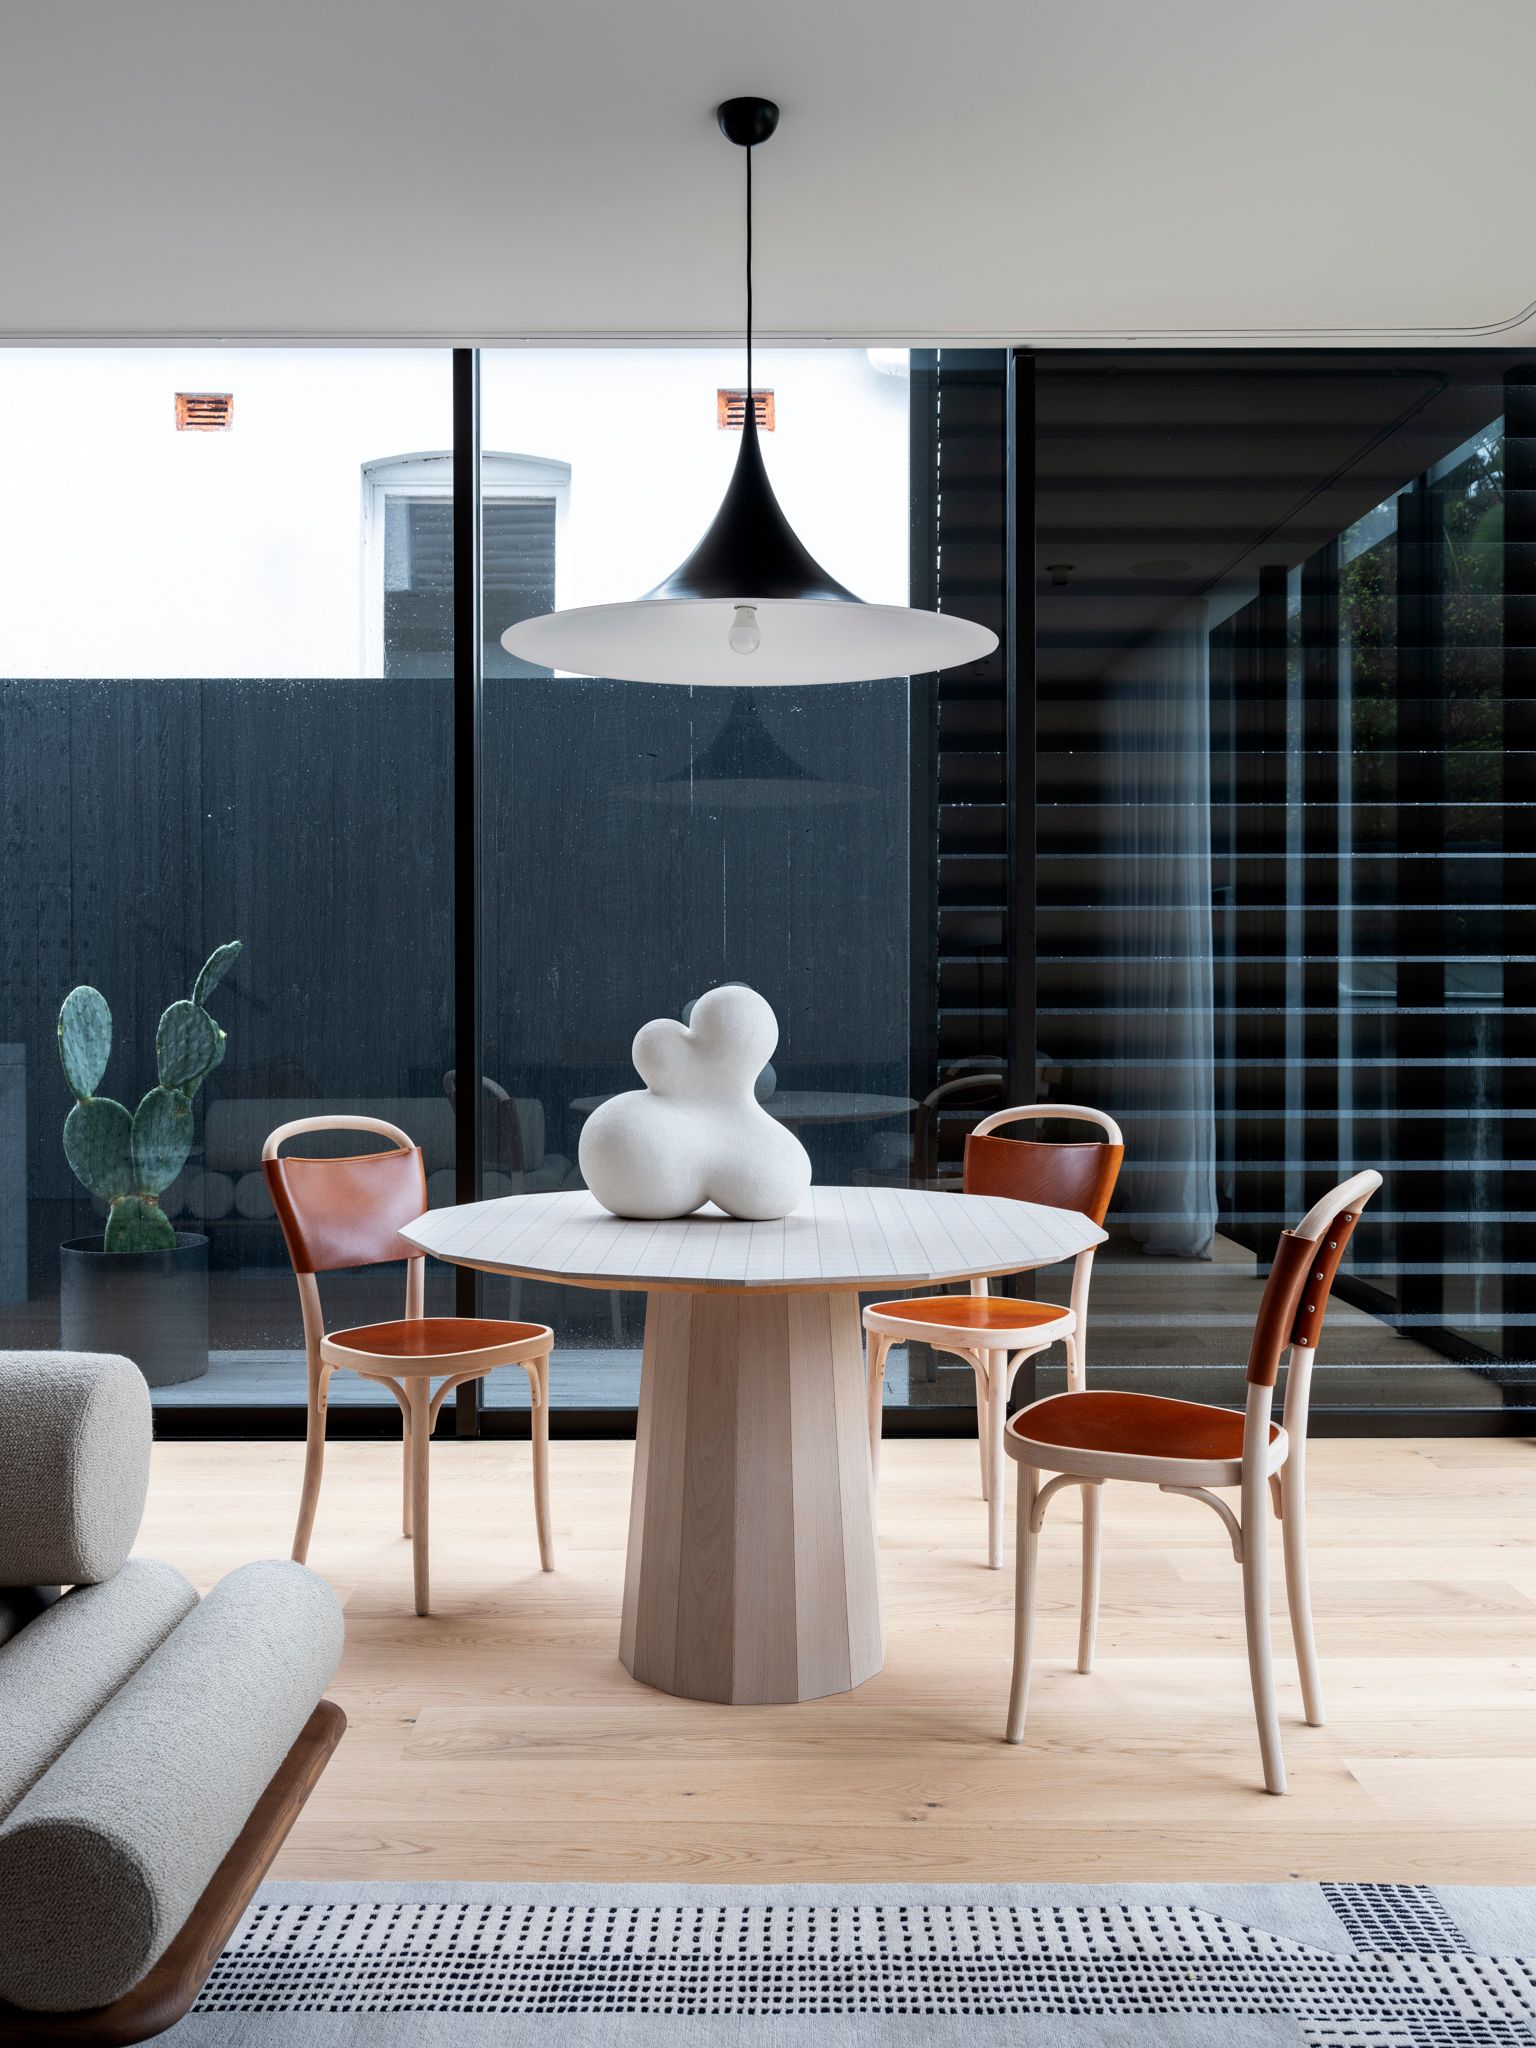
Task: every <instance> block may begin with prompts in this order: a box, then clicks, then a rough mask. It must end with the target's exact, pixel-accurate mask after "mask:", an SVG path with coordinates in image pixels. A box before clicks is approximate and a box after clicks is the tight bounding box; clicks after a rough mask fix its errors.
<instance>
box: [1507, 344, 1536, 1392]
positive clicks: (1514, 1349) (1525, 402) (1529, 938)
mask: <svg viewBox="0 0 1536 2048" xmlns="http://www.w3.org/2000/svg"><path fill="white" fill-rule="evenodd" d="M1503 698H1504V701H1503V709H1502V719H1501V731H1500V739H1501V742H1502V745H1503V750H1504V765H1503V775H1502V783H1503V787H1502V789H1501V792H1500V794H1501V797H1502V802H1503V808H1502V811H1501V814H1500V820H1499V822H1500V826H1501V828H1502V831H1501V844H1502V847H1503V853H1504V858H1503V861H1502V863H1501V865H1500V872H1501V875H1502V878H1503V888H1502V892H1501V895H1500V902H1501V903H1502V904H1503V905H1504V909H1503V913H1502V916H1501V919H1500V924H1501V927H1502V930H1501V943H1500V948H1499V950H1500V951H1501V952H1502V953H1503V955H1504V959H1505V966H1504V973H1503V983H1504V1018H1503V1019H1502V1020H1501V1027H1500V1029H1501V1038H1500V1043H1499V1056H1500V1057H1501V1060H1502V1062H1503V1064H1502V1066H1501V1070H1500V1079H1499V1090H1500V1101H1499V1105H1498V1106H1499V1110H1500V1111H1501V1112H1502V1113H1501V1114H1500V1115H1499V1118H1498V1125H1499V1132H1500V1138H1501V1150H1502V1152H1503V1156H1504V1159H1505V1161H1506V1165H1505V1172H1504V1194H1503V1201H1502V1203H1501V1207H1502V1209H1503V1213H1504V1216H1505V1218H1506V1219H1507V1220H1506V1221H1505V1222H1504V1223H1503V1224H1502V1225H1501V1226H1500V1239H1501V1243H1500V1258H1501V1261H1502V1263H1503V1265H1504V1267H1505V1272H1504V1278H1503V1301H1504V1308H1505V1313H1506V1315H1507V1316H1508V1317H1509V1321H1508V1322H1507V1323H1506V1325H1505V1328H1504V1331H1503V1335H1502V1342H1501V1344H1500V1347H1499V1349H1500V1355H1501V1356H1502V1357H1503V1358H1505V1359H1521V1360H1525V1359H1529V1358H1530V1357H1531V1356H1532V1352H1533V1340H1536V1330H1533V1328H1532V1326H1531V1324H1530V1323H1529V1322H1528V1321H1526V1320H1524V1319H1525V1318H1526V1317H1529V1316H1533V1315H1536V1278H1533V1276H1532V1274H1531V1272H1530V1269H1529V1261H1530V1225H1529V1224H1528V1223H1525V1222H1523V1221H1519V1220H1516V1219H1519V1218H1520V1217H1521V1216H1522V1215H1524V1214H1528V1213H1529V1212H1530V1210H1531V1209H1532V1207H1533V1206H1536V1176H1533V1175H1532V1173H1531V1171H1530V1169H1529V1167H1528V1166H1526V1165H1523V1164H1520V1165H1517V1164H1516V1161H1517V1160H1518V1161H1524V1160H1525V1159H1526V1158H1527V1157H1528V1156H1529V1149H1530V1141H1529V1136H1528V1133H1529V1130H1530V1125H1529V1123H1528V1121H1527V1119H1528V1118H1529V1116H1530V1114H1531V1111H1532V1110H1533V1109H1536V1084H1533V1080H1532V1074H1531V1069H1530V1068H1528V1067H1518V1066H1515V1065H1513V1064H1512V1063H1511V1061H1512V1058H1513V1055H1514V1050H1515V1048H1516V1047H1517V1046H1518V1047H1520V1048H1522V1049H1523V1050H1525V1051H1529V1049H1530V1043H1531V1038H1530V1032H1531V1026H1530V1022H1529V1019H1530V1016H1531V1013H1532V1012H1533V1011H1536V968H1532V967H1531V966H1530V965H1529V964H1528V963H1529V960H1530V956H1531V954H1532V953H1533V952H1536V919H1533V917H1532V913H1531V912H1530V911H1529V910H1528V909H1526V908H1525V907H1524V906H1525V905H1527V904H1529V903H1530V902H1531V900H1532V875H1533V871H1536V804H1533V803H1532V792H1531V786H1530V776H1529V767H1528V764H1529V762H1530V760H1531V752H1532V749H1536V363H1521V364H1519V365H1518V366H1517V367H1515V368H1513V369H1511V370H1509V371H1508V372H1507V373H1506V375H1505V379H1504V693H1503ZM1522 1265H1523V1266H1524V1267H1525V1270H1524V1271H1522V1270H1521V1267H1522ZM1520 1397H1521V1395H1520V1390H1519V1389H1518V1388H1516V1387H1514V1386H1510V1387H1509V1388H1508V1389H1507V1391H1506V1393H1505V1396H1504V1399H1505V1401H1506V1403H1507V1404H1508V1405H1509V1406H1511V1407H1513V1406H1514V1405H1515V1404H1516V1402H1517V1401H1518V1400H1519V1399H1520Z"/></svg>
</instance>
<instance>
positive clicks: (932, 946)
mask: <svg viewBox="0 0 1536 2048" xmlns="http://www.w3.org/2000/svg"><path fill="white" fill-rule="evenodd" d="M909 393H910V396H909V400H908V429H907V431H908V474H909V477H910V479H911V481H910V484H909V486H908V494H907V496H908V543H907V559H908V564H909V567H908V572H907V576H908V586H907V587H908V596H907V602H908V603H909V604H911V605H913V606H915V607H916V608H917V609H918V610H920V611H938V610H939V608H940V593H939V538H938V526H939V365H938V350H937V349H931V348H929V349H921V348H915V349H913V351H912V356H911V382H910V386H909ZM907 687H908V691H909V693H910V694H909V698H908V719H909V744H910V763H909V767H908V771H907V773H908V783H907V789H908V802H909V819H910V822H909V832H908V848H909V874H910V883H909V886H910V889H911V901H910V908H909V916H910V920H911V933H912V939H911V946H910V949H909V954H908V959H909V962H910V993H909V999H908V1006H907V1015H908V1020H909V1022H908V1049H907V1061H908V1074H909V1080H908V1084H907V1093H908V1094H909V1095H910V1096H912V1097H913V1098H914V1099H915V1100H916V1101H918V1102H921V1101H922V1099H923V1097H924V1096H925V1095H927V1094H928V1093H929V1091H930V1090H931V1089H932V1088H933V1086H934V1083H935V1082H936V1081H937V1080H938V1077H939V679H938V676H937V675H936V674H933V673H931V672H930V673H929V674H927V675H920V676H911V677H909V678H908V683H907ZM926 1130H927V1120H926V1119H925V1118H924V1117H922V1116H918V1117H917V1118H916V1119H915V1120H914V1123H913V1128H912V1140H913V1153H912V1166H911V1173H910V1176H909V1177H910V1179H911V1181H912V1183H913V1185H914V1186H921V1185H922V1183H923V1181H924V1180H925V1179H926V1178H929V1177H930V1176H932V1175H933V1174H934V1173H936V1172H937V1170H938V1169H937V1163H936V1161H934V1160H923V1159H919V1157H918V1156H917V1145H918V1142H919V1139H920V1138H921V1137H923V1136H924V1135H925V1133H926Z"/></svg>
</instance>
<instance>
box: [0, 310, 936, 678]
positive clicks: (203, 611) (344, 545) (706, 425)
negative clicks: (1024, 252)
mask: <svg viewBox="0 0 1536 2048" xmlns="http://www.w3.org/2000/svg"><path fill="white" fill-rule="evenodd" d="M883 353H884V354H885V355H886V356H887V357H888V356H889V354H890V352H889V351H886V352H883ZM755 371H756V377H755V381H756V382H757V384H758V385H759V386H760V387H761V386H763V385H769V386H771V387H772V388H773V390H774V392H775V398H776V408H777V415H778V425H777V429H776V431H775V432H774V433H773V434H771V435H768V436H765V438H764V449H765V453H766V457H767V461H768V467H769V472H770V474H771V476H772V478H773V480H774V485H775V488H776V489H777V491H778V493H779V497H780V500H781V502H782V504H783V506H784V510H785V512H786V513H787V514H788V516H789V519H790V521H791V523H792V524H793V525H794V526H795V528H796V530H797V531H798V532H799V534H800V537H801V538H802V540H804V542H805V543H806V545H807V546H808V547H809V548H810V550H811V552H812V553H813V554H814V555H816V556H817V557H818V558H819V559H820V560H821V561H822V562H823V563H824V564H825V566H826V567H827V568H828V569H829V570H830V571H831V573H832V574H833V575H834V576H836V577H837V578H838V579H839V580H840V581H842V582H844V583H846V584H847V585H848V586H849V587H850V588H851V589H853V590H855V591H856V592H857V593H858V594H859V595H860V596H861V597H865V598H869V599H871V600H873V601H876V602H883V603H897V604H900V603H904V602H905V601H906V591H907V532H908V493H907V395H908V386H907V381H906V379H905V377H902V376H893V375H890V374H888V373H886V372H885V371H882V370H881V369H878V368H877V367H876V366H875V364H874V363H872V361H871V360H870V357H869V356H868V355H867V354H866V352H865V351H863V350H861V349H835V350H833V349H828V350H817V349H781V350H776V351H764V352H762V353H760V354H759V356H758V358H757V363H756V365H755ZM449 375H450V359H449V356H448V355H447V353H446V352H445V351H442V350H404V349H401V350H378V349H375V350H361V349H345V350H343V349H267V350H260V349H227V350H225V349H47V350H43V349H14V350H4V351H0V461H3V462H4V465H5V481H4V488H3V489H0V676H313V677H324V676H357V675H360V674H366V673H368V672H369V670H368V665H367V657H366V656H365V652H364V648H365V642H366V638H367V636H366V633H365V625H366V618H365V605H366V604H367V603H368V602H370V598H369V593H368V592H367V590H366V588H365V577H364V573H363V567H364V565H363V495H364V494H363V480H362V479H363V466H364V464H366V463H369V462H374V461H378V460H380V459H383V458H388V457H391V456H398V455H404V454H412V453H417V452H423V451H434V450H447V449H448V448H449V447H450V445H451V441H452V428H451V402H450V384H449ZM744 376H745V365H744V361H743V356H742V352H741V350H740V349H739V348H737V349H691V350H690V349H671V350H663V349H646V350H640V349H633V350H630V349H603V350H595V349H585V350H575V349H563V350H532V349H530V350H504V351H500V352H497V353H493V354H487V355H486V356H485V358H484V361H483V411H484V440H485V447H486V449H487V450H488V451H492V452H495V453H498V454H514V455H531V456H540V457H545V458H549V459H553V460H555V461H558V462H564V463H569V465H570V469H571V481H570V495H569V505H568V510H567V512H566V516H565V519H564V522H563V526H562V532H561V536H560V552H559V555H558V557H557V577H558V602H559V603H560V604H562V605H569V604H595V603H599V602H602V601H605V600H611V599H614V598H623V597H637V596H640V595H641V594H642V593H643V592H644V591H646V590H647V589H649V588H650V587H651V586H652V585H653V584H654V583H656V582H657V581H658V580H659V579H660V578H661V577H662V576H664V575H666V574H667V573H668V571H669V570H671V569H673V568H674V567H675V566H676V565H677V563H678V562H679V561H680V560H681V559H682V557H683V556H684V555H685V554H687V552H688V551H689V549H690V548H691V547H692V546H693V544H694V542H695V541H696V540H697V539H698V538H699V536H700V535H701V534H702V532H703V531H704V528H705V527H706V526H707V525H708V523H709V520H710V519H711V518H712V517H713V515H714V511H715V508H716V506H717V504H718V503H719V500H720V496H721V493H722V492H723V490H724V488H725V484H726V480H727V478H728V476H729V474H730V468H731V464H732V461H733V460H734V457H735V453H736V449H737V447H738V445H739V440H738V437H737V436H736V435H735V434H730V433H722V432H721V431H720V429H719V428H718V426H717V424H716V416H715V413H716V408H715V393H716V390H717V388H718V387H720V386H729V387H733V388H739V387H740V386H741V384H742V383H743V381H744ZM178 391H229V392H233V394H234V400H235V404H234V424H233V427H232V429H231V431H230V432H228V433H178V432H177V431H176V429H175V423H174V398H175V394H176V393H177V392H178Z"/></svg>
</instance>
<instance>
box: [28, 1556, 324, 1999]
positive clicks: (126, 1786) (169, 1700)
mask: <svg viewBox="0 0 1536 2048" xmlns="http://www.w3.org/2000/svg"><path fill="white" fill-rule="evenodd" d="M341 1638H342V1627H341V1609H340V1607H339V1605H338V1604H337V1600H336V1596H335V1594H334V1593H332V1591H331V1589H330V1587H329V1586H328V1585H326V1583H325V1581H324V1580H323V1579H320V1578H317V1577H316V1576H315V1575H314V1573H312V1572H309V1571H307V1570H306V1569H305V1568H304V1567H303V1566H302V1565H296V1564H286V1563H284V1564H277V1563H272V1564H250V1565H244V1566H242V1567H241V1568H240V1570H238V1571H234V1572H231V1573H230V1575H229V1577H228V1578H226V1579H223V1580H221V1581H220V1583H219V1584H218V1585H217V1586H215V1587H214V1589H213V1591H212V1592H211V1593H210V1594H209V1595H208V1597H207V1599H206V1600H204V1601H203V1603H202V1605H201V1606H199V1607H195V1608H194V1609H193V1610H192V1612H191V1613H190V1614H189V1615H188V1616H187V1617H186V1619H185V1620H184V1621H183V1622H181V1623H180V1624H179V1625H178V1626H177V1627H176V1628H175V1629H173V1630H172V1632H171V1634H170V1635H169V1636H168V1637H167V1638H166V1640H165V1641H164V1642H163V1643H162V1644H161V1645H160V1647H159V1649H158V1650H156V1651H155V1652H154V1654H153V1655H152V1656H151V1657H150V1658H149V1659H148V1661H147V1662H146V1663H145V1664H143V1665H142V1666H141V1667H140V1669H139V1670H138V1671H137V1672H136V1673H135V1675H134V1676H133V1677H132V1678H130V1679H129V1681H128V1683H127V1684H126V1685H125V1686H124V1687H123V1689H122V1690H121V1692H119V1693H118V1694H117V1695H116V1696H115V1697H114V1698H113V1699H111V1700H109V1701H108V1703H107V1704H106V1706H104V1707H103V1708H102V1709H101V1711H100V1713H98V1714H97V1715H96V1717H95V1718H94V1719H93V1720H92V1721H91V1722H90V1723H89V1724H88V1725H87V1726H86V1727H85V1728H84V1729H83V1730H82V1731H81V1733H80V1734H79V1735H78V1736H77V1737H76V1738H75V1740H74V1741H73V1742H72V1743H71V1744H70V1746H69V1747H68V1749H66V1750H65V1752H64V1754H63V1755H62V1756H61V1757H60V1758H59V1760H58V1761H57V1763H55V1764H54V1765H53V1766H52V1768H51V1769H49V1770H47V1771H45V1772H44V1774H43V1776H42V1777H41V1778H39V1779H38V1781H37V1783H36V1784H35V1785H34V1786H33V1787H32V1789H31V1791H30V1792H28V1793H27V1795H26V1797H25V1798H24V1799H22V1801H21V1802H20V1804H19V1805H18V1806H17V1807H16V1808H15V1810H14V1811H13V1812H12V1814H11V1815H10V1817H9V1819H8V1820H6V1821H5V1822H4V1823H3V1824H0V1928H3V1929H4V1932H5V1939H4V1940H3V1941H0V1998H7V1999H9V2000H10V2001H11V2002H12V2003H13V2004H15V2005H19V2006H24V2007H30V2008H31V2009H33V2010H34V2011H39V2012H75V2011H78V2010H80V2009H81V2008H83V2007H87V2006H94V2005H105V2004H107V2003H109V2002H110V2001H111V2000H112V1999H114V1998H118V1997H120V1996H121V1995H122V1994H123V1992H125V1991H128V1990H130V1989H131V1988H132V1987H133V1986H134V1985H135V1984H137V1983H138V1982H139V1980H140V1979H141V1978H142V1977H143V1976H144V1975H145V1973H146V1972H147V1971H148V1970H149V1969H150V1968H151V1967H152V1966H153V1964H154V1963H156V1962H157V1961H158V1960H159V1958H160V1956H161V1955H162V1954H163V1953H164V1952H165V1950H166V1948H167V1947H168V1946H169V1945H170V1943H171V1941H172V1940H173V1939H174V1937H175V1936H176V1935H177V1934H178V1933H179V1932H180V1930H181V1928H182V1926H183V1924H184V1923H185V1921H186V1919H187V1916H188V1915H189V1914H190V1913H191V1911H192V1908H193V1907H194V1906H195V1905H196V1903H197V1901H198V1899H199V1897H200V1896H201V1894H202V1892H203V1890H204V1889H205V1887H206V1886H207V1884H208V1881H209V1879H210V1878H211V1877H212V1876H213V1874H214V1872H215V1871H216V1870H217V1868H218V1866H219V1864H220V1863H221V1862H222V1861H223V1859H224V1857H225V1855H226V1854H227V1853H228V1851H229V1849H230V1848H231V1847H232V1846H233V1843H234V1841H235V1838H236V1836H237V1835H238V1834H239V1833H240V1830H241V1829H242V1828H243V1827H244V1825H245V1823H246V1820H247V1819H248V1818H249V1815H250V1812H251V1808H252V1807H253V1806H254V1805H255V1804H256V1801H257V1800H258V1798H260V1796H261V1794H262V1792H263V1791H264V1790H265V1789H266V1786H267V1784H268V1783H269V1782H270V1780H271V1779H272V1777H273V1775H274V1774H275V1772H276V1770H277V1767H278V1765H279V1764H280V1763H281V1762H282V1761H283V1758H284V1756H285V1755H286V1754H287V1752H288V1750H289V1749H290V1748H291V1747H292V1745H293V1743H294V1741H295V1739H296V1738H297V1736H298V1734H299V1732H300V1730H301V1729H302V1728H303V1726H304V1723H305V1722H306V1721H307V1720H308V1719H309V1716H310V1714H311V1713H312V1712H313V1711H314V1709H315V1706H316V1705H317V1703H318V1702H319V1700H320V1697H321V1695H322V1693H323V1692H324V1690H325V1687H326V1684H327V1682H328V1681H329V1679H330V1676H331V1674H332V1672H333V1671H334V1670H335V1668H336V1664H337V1661H338V1659H339V1658H340V1655H341Z"/></svg>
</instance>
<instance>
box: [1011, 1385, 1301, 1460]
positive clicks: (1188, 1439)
mask: <svg viewBox="0 0 1536 2048" xmlns="http://www.w3.org/2000/svg"><path fill="white" fill-rule="evenodd" d="M1008 1434H1009V1436H1011V1437H1013V1438H1014V1439H1015V1440H1016V1441H1017V1442H1019V1443H1020V1444H1038V1445H1040V1446H1041V1447H1042V1448H1043V1449H1052V1448H1054V1449H1059V1450H1067V1451H1095V1452H1098V1451H1108V1452H1112V1453H1114V1454H1115V1455H1117V1456H1122V1457H1129V1458H1189V1459H1197V1460H1199V1461H1200V1462H1201V1463H1211V1462H1214V1461H1217V1460H1220V1461H1222V1462H1226V1463H1230V1462H1234V1461H1235V1462H1237V1463H1239V1464H1240V1463H1241V1461H1242V1456H1243V1418H1242V1416H1241V1415H1240V1414H1238V1413H1237V1411H1236V1410H1235V1409H1231V1408H1212V1407H1207V1406H1206V1404H1205V1403H1204V1402H1203V1401H1172V1400H1169V1399H1168V1398H1167V1397H1166V1396H1164V1395H1162V1394H1117V1393H1112V1392H1107V1391H1106V1392H1104V1393H1085V1394H1049V1395H1047V1396H1046V1398H1045V1399H1044V1400H1043V1401H1036V1402H1034V1403H1033V1404H1032V1405H1031V1406H1030V1407H1028V1408H1021V1409H1020V1410H1019V1412H1018V1414H1017V1415H1015V1416H1012V1417H1011V1418H1010V1420H1009V1423H1008ZM1279 1435H1280V1425H1279V1424H1278V1423H1277V1422H1272V1423H1271V1424H1270V1425H1269V1440H1270V1442H1271V1443H1274V1442H1275V1441H1276V1439H1277V1438H1278V1437H1279Z"/></svg>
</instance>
